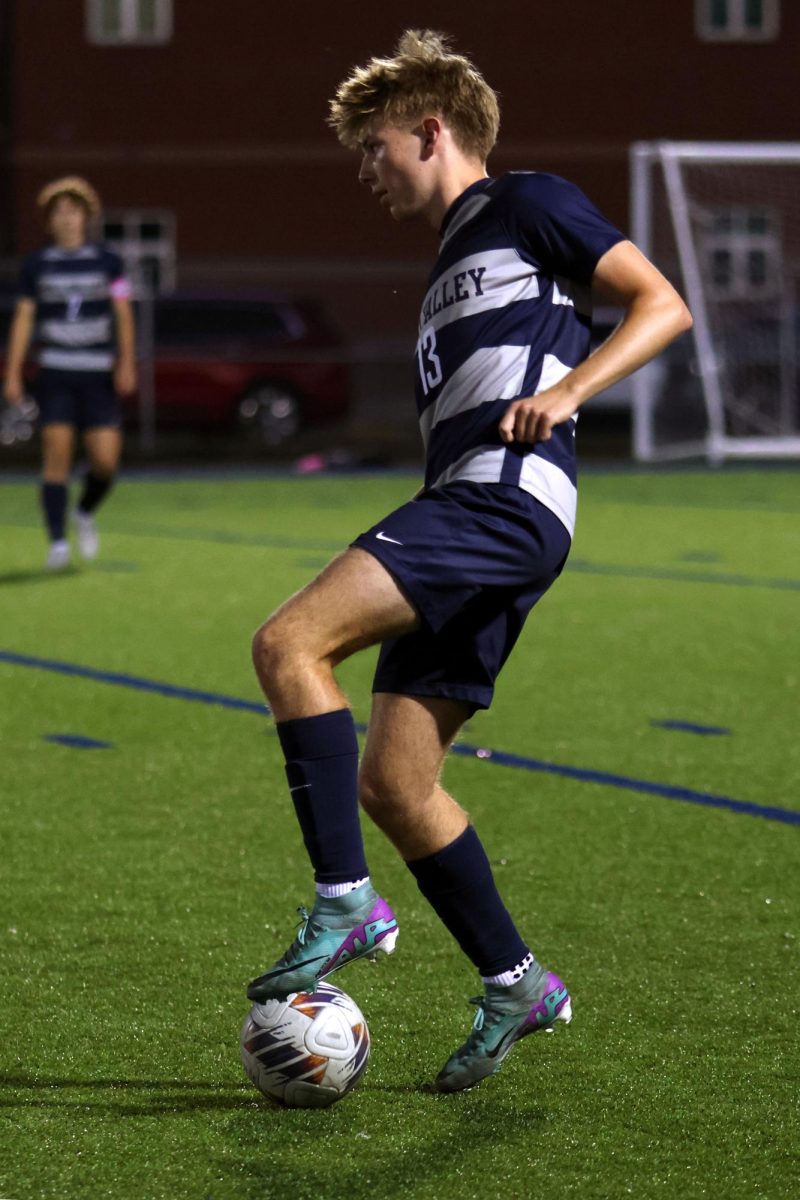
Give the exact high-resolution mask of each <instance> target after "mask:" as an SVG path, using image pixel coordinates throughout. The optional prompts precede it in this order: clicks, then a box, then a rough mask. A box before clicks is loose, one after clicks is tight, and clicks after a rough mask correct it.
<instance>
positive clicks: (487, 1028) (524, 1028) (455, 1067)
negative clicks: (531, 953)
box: [436, 969, 572, 1092]
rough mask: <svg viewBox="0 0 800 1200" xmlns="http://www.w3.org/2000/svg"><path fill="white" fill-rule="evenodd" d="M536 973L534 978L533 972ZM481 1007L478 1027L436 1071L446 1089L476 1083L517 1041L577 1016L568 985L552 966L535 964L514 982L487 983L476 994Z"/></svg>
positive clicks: (460, 1088)
mask: <svg viewBox="0 0 800 1200" xmlns="http://www.w3.org/2000/svg"><path fill="white" fill-rule="evenodd" d="M529 976H533V978H532V979H531V978H529ZM470 1003H471V1004H477V1005H478V1006H479V1007H478V1012H477V1014H476V1016H475V1023H474V1025H473V1027H472V1032H471V1033H470V1035H469V1037H468V1038H467V1040H466V1042H464V1045H463V1046H459V1048H458V1050H456V1052H455V1053H454V1054H452V1055H451V1056H450V1058H449V1059H448V1060H447V1062H446V1063H445V1065H444V1066H443V1067H442V1069H441V1071H440V1072H439V1074H438V1075H437V1077H436V1088H437V1090H438V1091H440V1092H460V1091H463V1089H464V1088H470V1087H474V1085H475V1084H476V1083H480V1081H481V1080H482V1079H485V1078H486V1076H487V1075H494V1073H495V1071H498V1070H499V1069H500V1064H501V1063H502V1061H503V1059H504V1058H505V1056H506V1055H507V1054H508V1052H509V1050H510V1049H511V1047H512V1046H513V1045H514V1044H515V1043H516V1042H518V1041H519V1040H520V1038H524V1037H527V1035H528V1034H529V1033H536V1032H537V1031H538V1030H540V1029H544V1030H547V1031H552V1030H553V1028H554V1027H555V1023H556V1021H563V1022H564V1023H565V1024H566V1025H568V1024H569V1022H570V1021H571V1020H572V1000H571V998H570V994H569V992H568V991H567V988H566V985H565V984H564V983H562V981H561V980H560V979H559V978H558V976H557V975H554V974H553V973H552V971H545V970H541V969H540V970H539V971H538V972H537V971H535V970H531V971H529V972H528V975H526V976H524V978H522V979H521V980H520V981H519V983H515V984H512V986H511V987H496V986H495V985H494V984H491V983H487V984H486V995H485V996H476V997H475V999H474V1000H471V1001H470Z"/></svg>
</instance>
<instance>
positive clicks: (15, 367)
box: [3, 296, 36, 404]
mask: <svg viewBox="0 0 800 1200" xmlns="http://www.w3.org/2000/svg"><path fill="white" fill-rule="evenodd" d="M35 321H36V301H35V300H32V299H31V297H30V296H21V297H20V298H19V300H18V301H17V304H16V307H15V309H14V316H13V319H12V321H11V329H10V331H9V335H8V350H7V351H6V373H5V379H4V380H3V395H4V396H5V398H6V400H7V401H8V403H9V404H20V403H21V402H22V399H23V397H24V395H25V381H24V379H23V376H22V372H23V368H24V366H25V359H26V357H27V354H28V349H29V347H30V344H31V338H32V337H33V326H34V323H35Z"/></svg>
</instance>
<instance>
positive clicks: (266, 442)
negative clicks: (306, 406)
mask: <svg viewBox="0 0 800 1200" xmlns="http://www.w3.org/2000/svg"><path fill="white" fill-rule="evenodd" d="M238 417H239V423H240V425H241V426H242V428H243V429H244V430H245V432H246V433H247V434H248V436H249V437H250V438H251V439H252V440H253V441H257V442H260V443H261V445H263V446H279V445H280V444H281V443H282V442H285V441H286V440H287V439H288V438H290V437H294V435H295V434H296V433H297V431H298V429H299V428H300V403H299V401H298V399H297V396H296V395H295V394H294V392H292V391H291V389H290V388H288V387H287V386H286V384H283V383H260V384H258V385H257V386H256V387H253V388H251V389H250V391H249V392H247V393H246V394H245V395H244V396H243V397H242V399H241V400H240V401H239V409H238Z"/></svg>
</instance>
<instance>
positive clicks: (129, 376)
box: [114, 363, 138, 396]
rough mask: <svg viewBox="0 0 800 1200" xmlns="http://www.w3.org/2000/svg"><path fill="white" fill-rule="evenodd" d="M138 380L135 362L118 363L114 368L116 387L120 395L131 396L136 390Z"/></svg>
mask: <svg viewBox="0 0 800 1200" xmlns="http://www.w3.org/2000/svg"><path fill="white" fill-rule="evenodd" d="M137 385H138V380H137V378H136V364H135V363H117V365H116V367H115V368H114V388H115V390H116V392H117V394H118V395H120V396H130V395H131V393H132V392H135V391H136V388H137Z"/></svg>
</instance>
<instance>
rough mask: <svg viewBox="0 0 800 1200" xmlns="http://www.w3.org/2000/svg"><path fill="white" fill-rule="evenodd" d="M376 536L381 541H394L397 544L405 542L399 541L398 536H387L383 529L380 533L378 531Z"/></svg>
mask: <svg viewBox="0 0 800 1200" xmlns="http://www.w3.org/2000/svg"><path fill="white" fill-rule="evenodd" d="M375 537H376V538H377V539H378V541H379V542H394V544H395V546H402V544H403V543H402V542H398V540H397V538H390V537H387V536H386V534H385V533H384V532H383V530H381V532H380V533H376V534H375Z"/></svg>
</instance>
